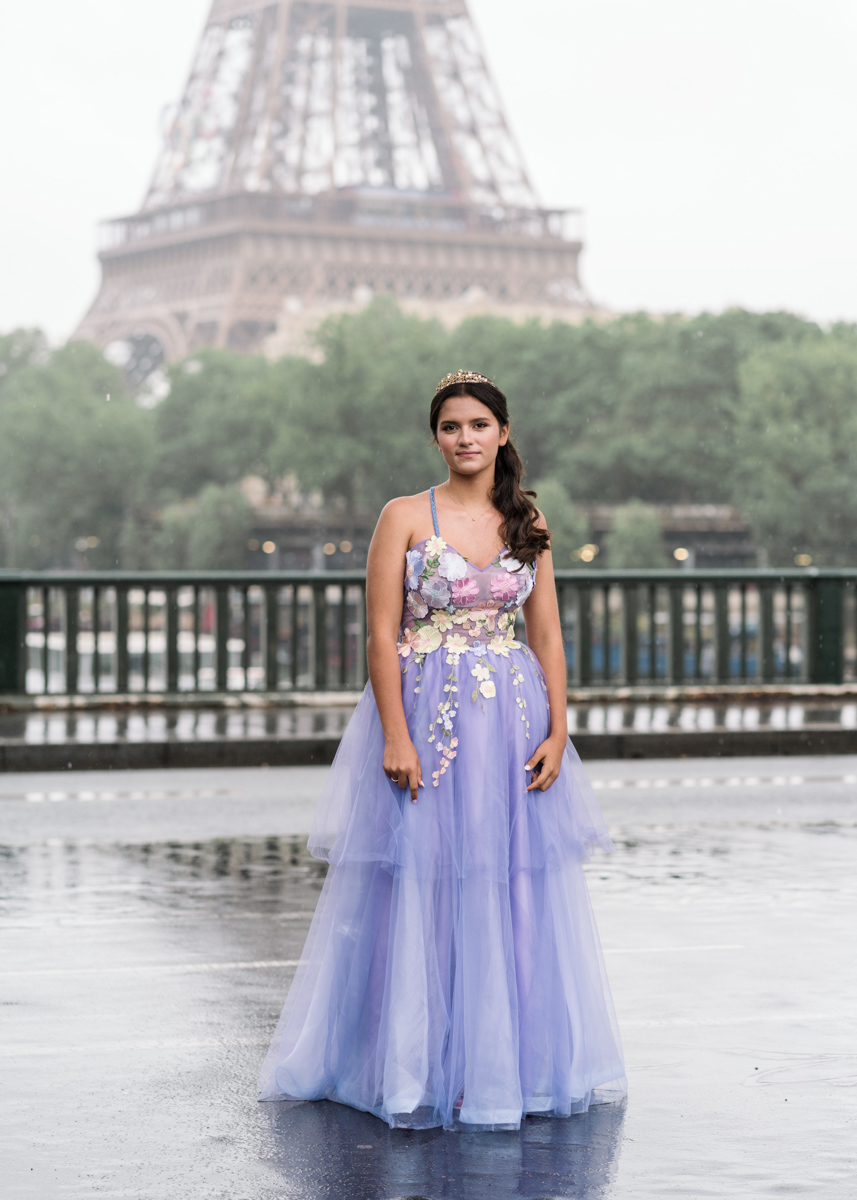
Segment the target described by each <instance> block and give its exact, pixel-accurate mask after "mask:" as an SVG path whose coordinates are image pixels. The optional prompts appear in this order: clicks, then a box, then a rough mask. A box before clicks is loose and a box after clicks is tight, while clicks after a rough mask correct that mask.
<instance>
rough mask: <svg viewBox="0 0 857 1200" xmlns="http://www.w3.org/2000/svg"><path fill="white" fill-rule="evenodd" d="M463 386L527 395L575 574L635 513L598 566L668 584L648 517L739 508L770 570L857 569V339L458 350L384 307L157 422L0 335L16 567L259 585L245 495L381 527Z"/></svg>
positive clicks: (111, 385)
mask: <svg viewBox="0 0 857 1200" xmlns="http://www.w3.org/2000/svg"><path fill="white" fill-rule="evenodd" d="M459 366H462V367H466V368H469V369H475V370H479V371H481V372H484V373H486V374H487V375H489V376H490V377H491V378H493V379H495V380H496V381H497V383H498V385H499V386H500V387H502V388H503V390H504V391H505V392H506V393H507V395H508V397H509V401H510V409H511V412H512V436H513V438H514V439H515V441H516V444H517V445H518V447H519V449H520V451H521V453H522V456H523V458H524V461H525V463H526V467H527V472H528V479H530V480H536V481H537V482H538V487H537V490H538V491H539V492H540V499H539V501H538V503H539V504H540V506H541V507H542V508H543V510H544V511H545V513H546V515H547V516H548V520H549V523H550V524H552V525H553V527H554V532H555V550H556V553H557V557H558V561H559V564H560V565H563V566H569V565H572V563H573V562H575V561H577V562H579V559H575V558H574V551H575V549H576V548H577V547H578V546H579V544H580V541H581V540H585V538H586V528H585V520H584V518H583V516H582V514H581V511H580V505H581V504H582V503H583V502H592V501H601V502H611V503H614V504H617V505H621V506H627V505H630V507H628V508H624V509H623V510H622V517H621V520H618V518H617V528H616V531H615V534H614V537H613V539H612V542H611V545H610V546H609V547H607V551H608V552H607V554H606V555H605V556H604V558H600V559H599V562H609V561H613V560H615V561H613V565H618V562H619V560H620V559H621V561H622V562H623V563H625V564H627V565H632V564H633V565H640V566H642V565H651V566H654V565H656V563H655V562H654V561H653V556H656V554H657V545H656V540H657V539H656V538H654V535H653V532H652V531H653V529H654V525H653V517H652V510H651V508H650V507H647V506H651V505H652V504H656V503H677V502H682V503H712V502H720V503H723V502H728V503H733V504H736V505H737V506H738V507H739V508H740V509H741V510H742V512H743V513H744V514H745V516H746V517H747V519H748V520H749V522H750V525H751V528H752V531H753V535H754V537H755V539H756V541H757V544H758V545H759V546H760V548H762V549H763V550H764V551H765V552H766V554H767V556H768V559H769V561H770V562H771V563H772V564H776V565H788V564H791V563H792V562H793V560H794V556H795V555H796V554H811V555H812V556H813V559H814V561H815V562H817V563H819V564H822V563H824V564H847V565H854V564H857V533H855V530H857V501H855V499H854V494H855V493H854V487H853V479H854V477H855V468H857V328H855V327H852V326H837V327H835V328H833V329H830V330H827V331H825V330H822V329H821V328H820V327H819V326H817V325H815V324H813V323H812V322H809V321H805V320H802V319H801V318H799V317H796V316H793V315H791V314H789V313H762V314H758V313H750V312H745V311H740V310H734V311H728V312H725V313H722V314H719V315H702V316H697V317H693V318H684V317H678V316H673V317H665V318H659V319H656V318H653V317H649V316H646V315H644V314H637V315H631V316H624V317H619V318H617V319H615V320H611V321H600V322H596V321H586V322H584V323H583V324H581V325H568V324H563V323H560V322H556V323H553V324H541V323H538V322H535V321H533V322H530V323H525V324H515V323H513V322H512V321H510V320H507V319H505V318H502V317H498V316H480V317H475V318H472V319H470V320H468V321H465V322H464V323H463V324H461V325H459V326H458V327H457V328H456V329H454V330H448V329H446V328H444V326H443V325H441V324H440V323H439V322H436V321H431V320H424V319H421V318H418V317H415V316H411V315H408V314H406V313H403V312H402V311H401V310H400V309H399V308H398V307H397V306H396V304H395V303H394V302H393V301H391V300H388V299H378V300H376V301H374V302H373V303H371V304H370V305H368V306H367V307H366V308H365V309H363V310H361V311H360V312H358V313H349V314H342V315H336V316H332V317H330V318H329V319H328V320H327V321H325V322H324V324H323V325H322V326H321V327H320V329H319V330H318V334H317V346H316V353H315V354H314V356H313V357H311V358H297V357H289V358H284V359H281V360H279V361H277V362H269V361H267V360H265V359H264V358H261V357H251V356H242V355H238V354H234V353H231V352H228V351H225V350H216V351H215V350H209V351H205V352H201V353H198V354H194V355H193V356H192V357H190V358H189V359H187V360H185V361H184V362H180V363H175V364H172V365H171V366H170V368H169V372H168V374H169V384H170V391H169V395H168V396H167V397H166V399H164V400H163V401H162V403H161V404H160V405H159V406H158V407H156V408H154V409H152V410H147V409H143V408H140V407H138V405H137V404H135V402H134V398H133V396H132V395H131V393H130V391H129V389H128V387H127V386H126V384H125V381H124V378H123V376H122V374H121V372H120V371H119V370H117V369H116V368H115V367H113V366H111V365H110V364H109V363H107V362H106V361H105V359H104V357H103V355H102V354H101V353H100V352H99V351H98V350H97V349H95V348H94V347H92V346H88V345H85V344H82V343H70V344H69V345H68V346H65V347H62V348H60V349H56V350H51V349H50V348H49V347H48V345H47V342H46V341H45V339H44V337H43V336H42V335H41V334H40V333H39V332H38V331H33V330H17V331H13V332H12V333H9V334H7V335H5V336H2V337H0V565H6V566H12V565H27V566H49V565H60V564H65V565H67V564H70V563H73V562H80V563H81V565H83V563H84V562H85V563H86V565H90V566H105V567H106V566H113V565H123V566H159V565H162V566H167V565H171V564H172V565H190V564H191V563H193V565H198V566H211V567H214V566H215V565H217V564H225V563H230V564H234V565H238V564H239V563H240V562H241V561H242V556H243V553H244V547H245V546H246V538H247V530H248V528H249V524H248V522H249V520H250V511H249V509H248V506H247V502H246V500H244V498H243V496H242V495H241V493H240V492H239V491H238V487H237V485H238V484H239V483H240V481H241V480H242V479H244V478H245V477H246V476H248V475H255V476H259V477H261V478H262V479H264V480H266V481H268V482H269V483H270V484H272V485H274V484H276V481H278V480H281V479H283V478H284V477H286V476H291V477H293V478H294V479H295V480H297V482H298V485H299V487H300V488H301V489H302V490H303V491H305V492H307V493H310V492H320V493H321V494H322V496H323V497H324V499H325V501H326V502H327V503H329V504H331V505H338V506H340V507H346V508H347V509H348V511H350V512H353V513H356V514H362V515H363V516H364V517H365V518H366V520H367V521H371V520H372V519H373V518H374V516H375V515H376V514H377V512H378V511H379V510H380V508H381V507H382V505H383V504H384V503H385V502H386V501H387V500H388V499H390V498H391V497H392V496H395V495H400V494H402V493H410V492H415V491H419V490H421V489H423V488H425V487H427V486H428V485H429V484H430V483H433V482H437V481H438V480H439V479H440V478H442V476H443V470H442V464H441V463H440V461H439V460H438V457H437V451H436V450H435V448H434V446H433V444H432V441H431V436H430V433H429V428H428V409H429V403H430V400H431V397H432V394H433V392H434V388H435V386H436V383H437V381H438V379H440V378H441V377H442V376H443V375H445V374H446V372H447V371H449V370H454V369H455V368H457V367H459ZM108 396H109V397H110V398H109V400H108V399H107V397H108ZM653 538H654V540H653ZM96 539H97V544H95V542H96ZM84 543H85V545H86V549H85V550H81V549H80V548H79V547H80V546H81V545H83V544H84ZM76 547H77V549H76ZM643 559H644V560H645V562H643V561H639V562H637V560H643Z"/></svg>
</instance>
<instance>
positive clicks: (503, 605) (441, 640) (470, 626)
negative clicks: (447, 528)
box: [398, 488, 536, 787]
mask: <svg viewBox="0 0 857 1200" xmlns="http://www.w3.org/2000/svg"><path fill="white" fill-rule="evenodd" d="M431 505H432V519H433V522H434V529H435V534H434V537H430V538H428V539H426V540H425V541H424V542H418V543H417V545H416V546H414V547H413V549H411V550H409V551H408V552H407V555H406V560H405V600H404V607H403V610H402V622H401V627H400V633H399V645H398V650H399V655H400V656H401V658H402V659H403V660H404V661H403V667H402V669H403V671H406V670H407V669H408V665H409V663H411V662H415V663H417V664H418V666H419V669H420V675H422V667H423V664H424V663H425V661H426V658H427V657H428V656H429V655H434V654H440V655H442V656H443V657H444V658H445V660H446V662H447V663H448V664H449V665H450V667H451V671H450V672H449V673H448V674H447V675H446V682H445V686H444V693H445V694H444V697H443V699H441V700H439V702H438V715H437V717H436V719H435V721H434V722H433V724H432V727H431V729H430V730H429V741H430V742H433V743H436V745H437V749H438V751H439V752H440V753H441V755H442V762H441V766H440V768H439V770H438V771H435V772H434V773H433V781H434V785H435V787H437V786H438V782H439V779H440V776H441V775H443V774H445V772H446V770H447V768H448V767H449V764H450V762H451V761H452V759H454V758H455V757H456V747H457V745H458V739H457V738H456V737H454V736H453V734H454V721H455V715H456V710H457V709H458V708H459V707H460V700H459V699H458V695H459V693H460V690H461V685H460V676H461V675H462V672H461V671H460V669H459V668H460V664H461V660H462V658H463V657H464V658H465V665H466V666H467V667H468V671H469V674H470V675H471V676H472V677H473V684H474V686H473V689H472V694H471V697H470V699H471V701H472V703H474V704H476V703H478V702H481V701H484V700H493V699H494V697H495V696H496V694H497V685H496V683H495V682H494V679H493V676H495V675H496V674H497V670H498V667H500V666H501V664H503V665H504V666H505V668H506V669H508V671H509V673H510V674H511V676H512V682H513V684H515V685H518V684H520V683H522V682H523V678H521V679H519V678H518V676H519V675H520V671H519V668H518V667H517V666H516V665H515V663H514V662H511V661H509V659H510V652H511V651H512V650H525V649H526V647H525V646H524V645H523V644H522V643H521V642H519V641H518V640H517V639H516V637H515V618H516V616H517V614H518V613H519V611H520V609H521V607H522V605H523V604H524V603H525V601H526V600H527V598H528V597H529V595H530V593H531V592H532V590H533V588H534V587H535V582H536V568H535V565H530V566H528V565H524V564H522V563H520V562H518V560H517V559H515V558H513V557H512V555H511V554H509V553H508V552H507V551H505V550H501V552H500V553H499V554H498V555H497V557H496V558H495V559H494V561H493V562H491V563H489V564H488V566H487V567H477V566H476V565H475V564H474V563H472V562H470V561H469V560H468V559H466V558H465V557H464V556H463V555H462V554H459V553H458V551H457V550H455V549H454V548H453V547H452V546H450V545H449V544H448V543H447V542H446V541H444V539H443V538H442V537H441V536H440V531H439V529H438V523H437V511H436V508H435V502H434V488H432V489H431ZM504 660H506V661H505V663H504ZM416 690H417V691H419V681H418V682H417V688H416ZM522 705H523V706H525V702H523V701H522ZM521 720H522V721H525V722H526V724H527V728H528V729H529V721H528V720H527V716H526V713H525V712H523V711H522V713H521ZM527 736H528V737H529V733H528V734H527Z"/></svg>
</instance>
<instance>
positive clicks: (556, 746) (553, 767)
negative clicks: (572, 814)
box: [524, 737, 568, 792]
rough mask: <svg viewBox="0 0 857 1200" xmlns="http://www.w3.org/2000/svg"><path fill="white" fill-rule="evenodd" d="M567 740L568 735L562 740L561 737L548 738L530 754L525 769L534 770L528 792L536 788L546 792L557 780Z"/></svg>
mask: <svg viewBox="0 0 857 1200" xmlns="http://www.w3.org/2000/svg"><path fill="white" fill-rule="evenodd" d="M567 740H568V738H567V737H564V738H563V739H562V741H560V739H559V738H548V740H547V741H546V742H542V744H541V745H540V746H539V748H538V750H536V752H535V754H531V755H530V757H529V758H528V759H527V765H526V766H525V767H524V770H525V771H532V772H533V782H532V783H531V784H530V785H529V787H528V788H527V791H528V792H532V791H534V790H535V789H538V790H539V791H540V792H546V791H547V790H548V788H549V787H550V786H551V784H552V783H555V782H556V780H557V779H558V778H559V769H560V767H561V765H562V756H563V755H564V754H565V744H566V742H567Z"/></svg>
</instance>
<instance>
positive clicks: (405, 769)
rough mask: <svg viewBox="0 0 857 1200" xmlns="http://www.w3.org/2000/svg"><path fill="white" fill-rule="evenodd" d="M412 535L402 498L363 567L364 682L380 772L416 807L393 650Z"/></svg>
mask: <svg viewBox="0 0 857 1200" xmlns="http://www.w3.org/2000/svg"><path fill="white" fill-rule="evenodd" d="M410 534H411V512H410V505H409V502H408V500H407V499H405V498H402V499H399V500H392V501H390V503H389V504H388V505H387V506H386V507H385V509H384V511H383V512H382V513H381V516H380V517H379V519H378V524H377V526H376V527H375V533H374V535H373V537H372V544H371V545H370V547H369V559H368V563H367V567H366V608H367V613H368V639H367V660H368V664H369V679H370V681H371V683H372V691H373V692H374V694H375V703H376V704H377V706H378V714H379V716H380V718H381V727H382V728H383V730H384V772H385V774H386V775H387V777H388V778H389V779H394V780H396V781H397V782H398V784H399V787H400V788H402V790H404V789H405V788H406V787H409V788H410V790H411V800H413V802H414V804H416V802H417V790H418V788H420V787H424V786H425V785H424V784H423V779H422V768H421V766H420V760H419V755H418V754H417V750H416V747H415V746H414V744H413V742H412V741H411V736H410V734H409V733H408V725H407V721H406V720H405V710H404V707H403V706H402V666H401V660H400V658H399V654H398V651H397V649H396V645H397V642H398V636H399V623H400V621H401V619H402V578H403V574H404V562H405V554H406V553H407V550H408V545H409V542H410Z"/></svg>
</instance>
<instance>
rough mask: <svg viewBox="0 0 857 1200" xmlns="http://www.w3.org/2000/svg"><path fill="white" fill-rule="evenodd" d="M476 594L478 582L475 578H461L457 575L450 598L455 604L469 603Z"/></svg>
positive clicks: (477, 593) (477, 592)
mask: <svg viewBox="0 0 857 1200" xmlns="http://www.w3.org/2000/svg"><path fill="white" fill-rule="evenodd" d="M463 561H464V560H463V559H462V562H463ZM478 595H479V584H478V583H477V582H476V580H475V579H463V578H461V577H460V576H459V578H458V579H456V581H455V582H454V583H453V585H452V599H453V600H454V602H455V603H456V604H471V603H472V602H473V601H474V600H475V599H476V598H477V597H478Z"/></svg>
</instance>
